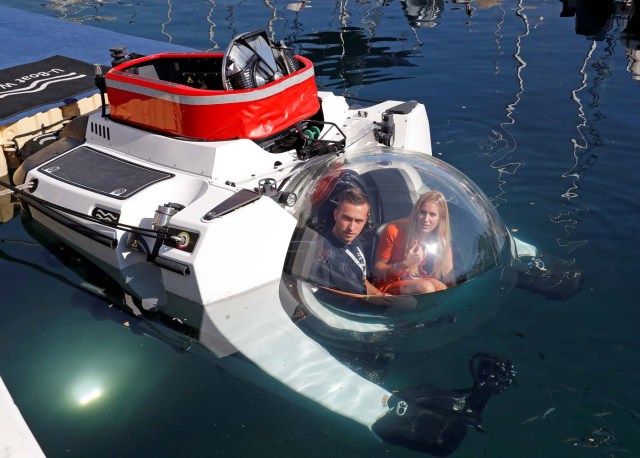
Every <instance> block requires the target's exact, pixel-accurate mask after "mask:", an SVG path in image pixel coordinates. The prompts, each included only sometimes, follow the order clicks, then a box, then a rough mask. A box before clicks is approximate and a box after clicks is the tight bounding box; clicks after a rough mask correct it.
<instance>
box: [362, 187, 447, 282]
mask: <svg viewBox="0 0 640 458" xmlns="http://www.w3.org/2000/svg"><path fill="white" fill-rule="evenodd" d="M373 268H374V274H375V281H374V284H375V286H376V287H378V288H379V289H380V290H381V291H382V292H383V293H388V294H424V293H432V292H434V291H441V290H443V289H447V284H449V285H451V284H452V283H453V256H452V254H451V229H450V227H449V208H448V206H447V200H446V199H445V197H444V195H443V194H442V193H441V192H438V191H429V192H427V193H425V194H423V195H422V196H420V198H419V199H418V201H417V202H416V204H415V205H414V207H413V211H412V212H411V216H409V217H407V218H403V219H400V220H397V221H392V222H391V223H389V224H388V225H387V227H386V228H385V229H384V231H383V233H382V236H381V238H380V243H379V245H378V250H377V252H376V259H375V262H374V266H373Z"/></svg>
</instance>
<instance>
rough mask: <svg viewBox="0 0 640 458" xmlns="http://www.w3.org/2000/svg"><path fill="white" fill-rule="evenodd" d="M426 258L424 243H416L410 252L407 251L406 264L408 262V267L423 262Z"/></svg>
mask: <svg viewBox="0 0 640 458" xmlns="http://www.w3.org/2000/svg"><path fill="white" fill-rule="evenodd" d="M423 259H424V250H423V249H422V245H420V244H419V243H416V244H415V245H414V246H413V248H411V250H409V253H407V258H406V259H405V264H408V266H407V267H412V266H417V265H419V264H421V263H422V260H423Z"/></svg>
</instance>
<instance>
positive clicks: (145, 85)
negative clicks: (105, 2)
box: [106, 53, 320, 140]
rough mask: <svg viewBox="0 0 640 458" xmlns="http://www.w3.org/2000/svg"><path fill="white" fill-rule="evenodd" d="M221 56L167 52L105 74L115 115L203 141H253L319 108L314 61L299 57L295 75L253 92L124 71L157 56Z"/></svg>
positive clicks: (130, 122) (171, 57) (117, 117)
mask: <svg viewBox="0 0 640 458" xmlns="http://www.w3.org/2000/svg"><path fill="white" fill-rule="evenodd" d="M181 58H189V59H193V58H217V59H221V58H222V56H221V55H220V54H212V53H184V54H177V53H165V54H156V55H153V56H147V57H142V58H139V59H134V60H131V61H128V62H125V63H123V64H120V65H118V66H116V67H114V68H112V69H111V70H110V71H109V72H108V73H107V75H106V82H107V94H108V96H109V107H110V112H111V117H112V118H113V119H115V120H118V121H122V122H125V123H127V124H131V125H135V126H139V127H143V128H146V129H149V130H154V131H158V132H162V133H165V134H169V135H175V136H182V137H189V138H194V139H202V140H233V139H238V138H248V139H252V140H256V139H260V138H264V137H268V136H271V135H274V134H276V133H278V132H280V131H282V130H284V129H286V128H288V127H290V126H292V125H293V124H294V123H296V122H298V121H300V120H303V119H308V118H310V117H311V116H313V115H314V114H315V113H317V112H318V110H319V109H320V103H319V100H318V90H317V88H316V83H315V78H314V72H313V64H312V63H311V61H309V60H308V59H305V58H304V57H301V56H296V58H297V59H298V61H299V62H300V63H301V64H302V66H303V67H302V68H301V69H300V70H298V71H296V72H295V73H292V74H290V75H287V76H285V77H283V78H280V79H278V80H276V81H274V82H271V83H268V84H265V85H263V86H261V87H259V88H256V89H248V90H208V89H198V88H193V87H190V86H187V85H183V84H179V83H175V82H171V81H164V80H161V79H159V78H153V77H148V76H142V75H138V74H135V73H132V72H127V71H125V69H127V68H130V67H135V66H139V65H146V64H149V63H152V62H153V60H154V59H170V60H173V61H176V60H179V59H181Z"/></svg>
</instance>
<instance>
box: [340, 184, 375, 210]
mask: <svg viewBox="0 0 640 458" xmlns="http://www.w3.org/2000/svg"><path fill="white" fill-rule="evenodd" d="M343 202H347V203H350V204H352V205H364V204H367V205H369V199H368V198H367V195H366V194H365V193H364V191H363V190H362V189H360V188H347V189H345V190H344V191H342V192H341V193H340V196H339V197H338V207H339V206H340V204H342V203H343Z"/></svg>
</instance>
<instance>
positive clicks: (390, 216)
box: [283, 148, 517, 351]
mask: <svg viewBox="0 0 640 458" xmlns="http://www.w3.org/2000/svg"><path fill="white" fill-rule="evenodd" d="M350 187H357V188H360V189H362V190H363V191H364V192H365V194H366V195H367V197H368V200H369V203H370V205H369V213H368V220H367V223H366V224H365V226H364V228H363V229H362V232H361V233H360V235H359V240H360V241H361V242H362V245H363V248H364V253H363V254H364V257H365V258H366V264H367V278H368V279H369V280H370V281H372V282H373V281H375V278H373V277H374V275H373V268H372V266H373V265H374V262H375V259H376V250H377V246H378V243H379V239H380V235H381V232H382V229H383V227H384V226H385V225H386V223H389V222H391V221H394V220H398V219H401V218H407V217H409V216H410V215H411V213H412V210H413V207H414V203H415V202H416V201H417V200H418V198H419V197H420V196H421V195H422V194H424V193H426V192H429V191H439V192H440V193H442V194H443V195H444V197H445V199H446V201H447V206H448V213H449V226H450V234H451V247H452V255H453V256H452V257H453V273H452V275H451V279H452V281H450V283H449V284H450V286H449V288H448V289H446V290H444V291H440V292H435V293H430V294H420V295H414V296H407V295H405V296H392V297H389V296H384V297H368V298H359V297H354V296H353V295H348V294H341V293H340V292H338V291H333V290H328V289H327V288H325V286H326V285H322V284H320V282H319V281H317V279H315V277H314V274H313V272H314V262H315V261H316V255H317V253H316V249H317V246H318V242H319V240H321V238H322V237H323V234H326V233H327V232H330V231H331V230H332V228H333V225H334V223H335V218H334V209H335V208H336V205H337V200H338V196H339V194H340V193H341V192H342V191H343V190H344V189H347V188H350ZM286 189H287V191H289V192H295V193H296V195H297V196H298V201H297V203H296V205H295V206H294V207H293V210H292V211H293V213H294V215H295V216H296V217H297V219H298V225H297V228H296V231H295V232H294V235H293V238H292V241H291V245H290V247H289V252H288V256H287V261H286V263H285V267H284V275H283V284H284V285H285V286H286V288H285V290H286V291H287V292H286V293H283V294H285V295H287V296H288V301H284V302H285V303H289V304H291V306H292V307H294V308H296V315H297V316H302V317H304V319H303V320H301V322H300V325H301V326H303V327H305V328H308V329H309V330H310V331H312V332H314V333H316V334H318V335H319V336H321V337H323V338H326V339H328V340H330V341H331V342H333V343H342V344H345V345H348V346H350V347H354V346H355V347H357V349H359V350H363V351H364V350H368V349H372V351H379V350H381V349H387V350H388V349H391V350H398V349H402V350H404V351H407V350H408V351H411V350H414V351H415V350H422V349H426V348H434V347H437V346H440V345H443V344H445V343H447V342H449V341H451V340H452V339H455V338H457V337H459V336H461V335H464V334H466V333H469V332H471V331H472V330H473V329H474V328H476V327H477V326H478V325H479V324H480V323H482V322H483V321H485V320H486V319H488V318H489V317H490V316H491V315H492V314H493V313H494V312H495V310H496V309H497V307H498V306H499V305H500V303H501V302H502V300H503V298H504V296H505V295H506V293H507V292H508V291H510V290H511V288H512V287H513V286H514V285H515V283H516V280H517V271H516V263H517V261H516V257H515V250H514V248H513V246H512V245H513V242H512V239H511V237H510V235H509V232H508V231H507V229H506V227H505V225H504V224H503V223H502V222H501V220H500V217H499V216H498V214H497V212H496V210H495V208H494V206H493V205H492V204H491V202H490V201H489V199H488V198H487V197H486V195H485V194H484V193H483V192H482V191H481V190H480V189H479V188H478V187H477V186H476V185H475V184H474V183H473V182H472V181H471V180H470V179H469V178H468V177H466V176H464V175H463V174H462V173H461V172H460V171H458V170H456V169H455V168H453V167H452V166H450V165H449V164H447V163H445V162H443V161H441V160H439V159H437V158H434V157H432V156H429V155H425V154H419V153H412V154H407V153H406V152H399V151H398V150H394V149H393V148H376V149H371V150H364V151H360V152H357V153H349V154H347V155H346V156H341V157H336V158H331V159H328V160H327V161H321V162H320V163H318V164H316V165H315V166H313V167H311V168H307V169H305V170H303V171H300V172H299V173H298V174H297V175H295V176H294V177H293V178H292V180H291V182H290V183H289V184H288V186H287V188H286ZM365 299H366V300H365Z"/></svg>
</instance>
